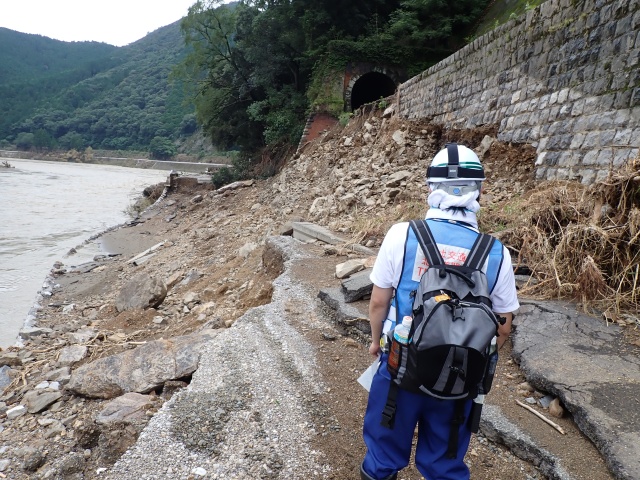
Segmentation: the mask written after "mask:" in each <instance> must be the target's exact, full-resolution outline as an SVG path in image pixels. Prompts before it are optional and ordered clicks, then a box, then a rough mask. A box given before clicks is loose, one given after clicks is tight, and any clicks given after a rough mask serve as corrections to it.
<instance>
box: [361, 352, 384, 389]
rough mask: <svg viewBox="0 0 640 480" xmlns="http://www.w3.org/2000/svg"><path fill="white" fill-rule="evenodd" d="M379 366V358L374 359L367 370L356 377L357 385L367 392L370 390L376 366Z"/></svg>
mask: <svg viewBox="0 0 640 480" xmlns="http://www.w3.org/2000/svg"><path fill="white" fill-rule="evenodd" d="M379 365H380V356H379V355H378V358H376V359H375V360H374V361H373V363H372V364H371V365H370V366H369V368H367V369H366V370H365V371H364V372H363V373H362V375H360V377H358V383H359V384H360V385H362V386H363V387H364V389H365V390H366V391H367V392H368V391H369V390H370V389H371V382H372V381H373V376H374V375H375V374H376V372H377V371H378V366H379Z"/></svg>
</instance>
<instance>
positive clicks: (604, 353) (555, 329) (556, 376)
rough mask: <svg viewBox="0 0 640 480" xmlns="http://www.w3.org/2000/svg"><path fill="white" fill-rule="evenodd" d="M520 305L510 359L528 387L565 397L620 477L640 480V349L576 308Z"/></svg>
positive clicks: (615, 328) (551, 304) (614, 328)
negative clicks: (516, 365)
mask: <svg viewBox="0 0 640 480" xmlns="http://www.w3.org/2000/svg"><path fill="white" fill-rule="evenodd" d="M522 303H523V305H522V307H521V309H520V314H519V315H518V317H517V319H516V321H515V324H516V330H515V333H514V335H513V355H514V357H515V358H516V360H517V361H518V362H519V363H520V367H521V369H522V370H523V371H524V373H525V375H526V377H527V380H528V381H529V383H531V384H532V385H533V386H535V387H536V388H538V389H540V390H544V391H547V392H549V393H552V394H554V395H556V396H558V397H560V399H561V401H562V403H563V404H564V405H565V407H566V408H567V409H568V410H569V411H570V412H571V414H572V415H573V417H574V419H575V421H576V423H577V425H578V426H579V427H580V429H581V430H582V431H583V432H584V433H585V434H586V435H587V436H588V437H589V438H590V439H591V440H592V441H593V442H594V444H595V445H596V447H597V448H598V450H600V452H601V453H602V455H603V457H604V458H605V461H606V462H607V465H608V467H609V468H610V469H611V472H612V473H613V474H614V475H615V476H616V478H620V479H625V480H626V479H628V480H632V479H638V478H640V442H639V441H638V438H640V358H639V356H638V349H637V348H636V347H633V346H631V345H628V344H626V343H625V342H624V341H623V339H622V332H621V329H620V327H618V326H616V325H609V326H607V325H606V324H605V323H604V322H603V321H601V320H599V319H597V318H593V317H590V316H587V315H584V314H580V313H579V312H577V311H576V307H575V305H572V304H567V303H560V302H538V301H537V302H536V303H535V304H534V303H529V302H522Z"/></svg>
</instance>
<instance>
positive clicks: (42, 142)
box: [33, 128, 56, 150]
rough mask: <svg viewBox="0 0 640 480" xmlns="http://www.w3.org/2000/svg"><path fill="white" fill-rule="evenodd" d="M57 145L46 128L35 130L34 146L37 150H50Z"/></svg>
mask: <svg viewBox="0 0 640 480" xmlns="http://www.w3.org/2000/svg"><path fill="white" fill-rule="evenodd" d="M55 145H56V140H55V138H53V136H52V135H51V134H50V133H49V132H47V131H46V130H45V129H44V128H39V129H38V130H36V131H35V132H33V146H34V147H36V149H37V150H50V149H52V148H54V147H55Z"/></svg>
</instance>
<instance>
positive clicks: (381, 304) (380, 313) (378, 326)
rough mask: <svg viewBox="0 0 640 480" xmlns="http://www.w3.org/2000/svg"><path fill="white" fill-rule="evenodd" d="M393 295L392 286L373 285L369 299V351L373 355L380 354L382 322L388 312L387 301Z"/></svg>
mask: <svg viewBox="0 0 640 480" xmlns="http://www.w3.org/2000/svg"><path fill="white" fill-rule="evenodd" d="M392 296H393V288H380V287H378V286H377V285H374V286H373V291H372V292H371V300H369V324H370V326H371V345H370V346H369V353H370V354H371V355H373V356H374V357H375V356H377V355H378V354H380V353H381V352H380V337H381V336H382V324H383V322H384V320H385V318H387V314H388V313H389V301H390V300H391V297H392Z"/></svg>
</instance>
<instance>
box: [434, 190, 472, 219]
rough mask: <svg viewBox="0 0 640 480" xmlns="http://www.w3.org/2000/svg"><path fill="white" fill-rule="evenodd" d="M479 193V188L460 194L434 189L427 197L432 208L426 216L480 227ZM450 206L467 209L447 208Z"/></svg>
mask: <svg viewBox="0 0 640 480" xmlns="http://www.w3.org/2000/svg"><path fill="white" fill-rule="evenodd" d="M479 195H480V192H479V191H478V190H475V191H473V192H469V193H467V194H465V195H460V196H457V195H450V194H448V193H447V192H445V191H444V190H434V191H433V192H431V193H430V194H429V197H428V198H427V203H428V204H429V207H431V208H429V210H428V211H427V217H426V218H440V219H443V220H456V221H460V222H465V223H468V224H470V225H472V226H473V227H474V228H478V218H477V217H476V213H477V212H478V210H480V204H479V203H478V196H479ZM449 207H462V208H464V209H465V210H466V211H465V212H464V213H463V212H460V211H457V210H447V208H449Z"/></svg>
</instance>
